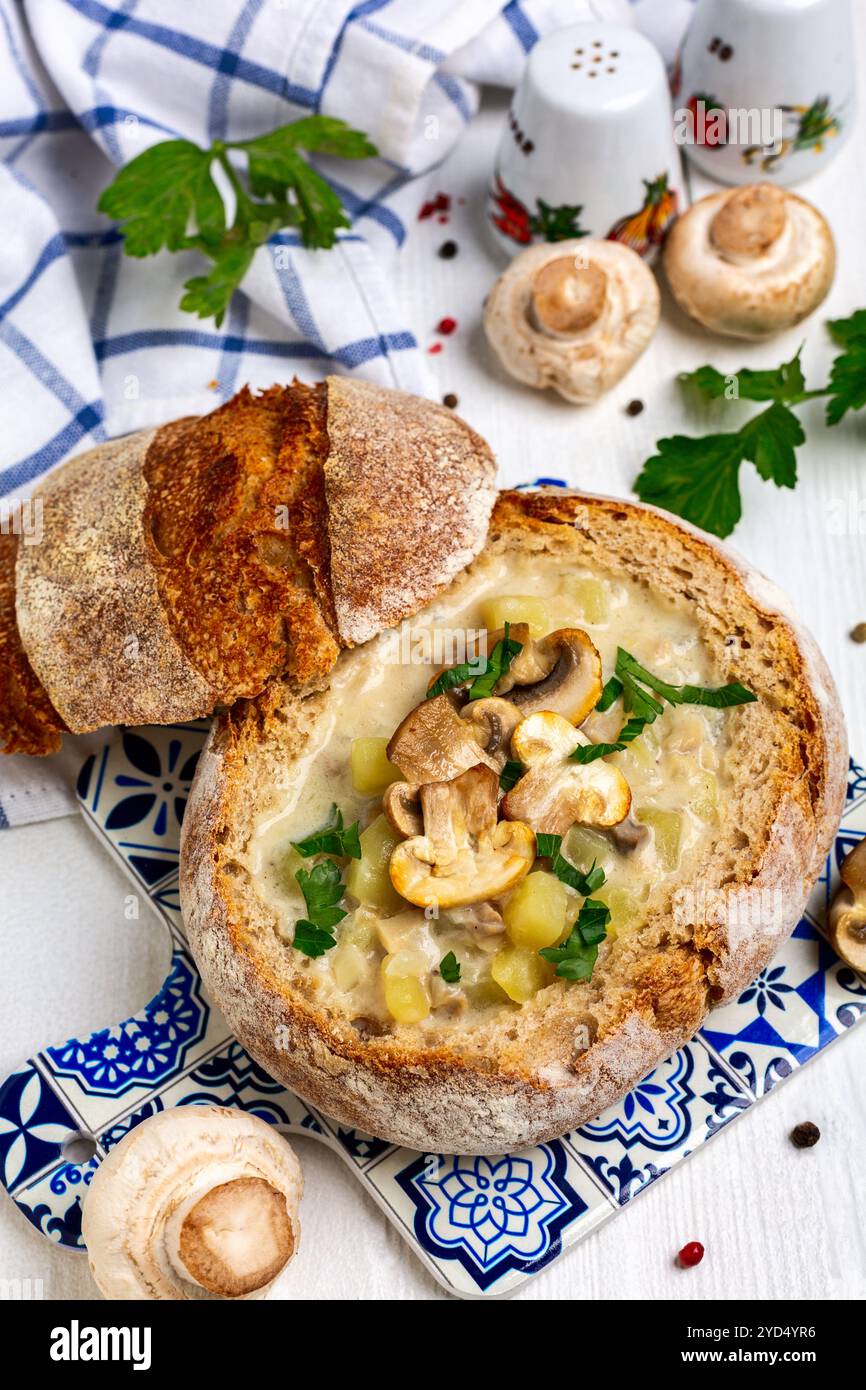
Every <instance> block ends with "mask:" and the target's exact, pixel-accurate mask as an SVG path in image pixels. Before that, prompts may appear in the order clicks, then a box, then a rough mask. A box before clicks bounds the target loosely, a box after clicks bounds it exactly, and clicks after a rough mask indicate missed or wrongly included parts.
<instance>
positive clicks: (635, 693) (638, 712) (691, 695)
mask: <svg viewBox="0 0 866 1390" xmlns="http://www.w3.org/2000/svg"><path fill="white" fill-rule="evenodd" d="M644 687H647V688H646V689H645V688H644ZM650 691H653V694H652V695H651V694H650V693H649V692H650ZM606 692H607V693H608V695H609V698H608V699H607V702H606V703H605V705H604V709H609V708H610V706H611V705H612V704H613V702H614V700H616V699H617V698H618V697H619V695H622V700H623V705H624V706H625V710H626V713H627V714H628V715H629V718H628V719H627V720H626V722H625V723H624V724H623V726H622V728H621V729H620V731H619V733H618V735H617V738H616V742H614V743H586V744H581V746H580V747H579V748H575V750H574V752H573V753H569V755H568V756H569V761H570V762H573V763H591V762H594V761H595V759H596V758H604V757H606V756H607V755H608V754H609V753H621V752H622V751H623V749H624V748H625V747H626V746H627V745H628V744H629V743H632V742H633V741H634V740H635V739H636V738H639V737H640V735H641V734H642V733H643V731H644V729H645V728H646V726H647V724H652V723H654V721H655V720H656V719H658V717H659V715H660V714H663V713H664V705H663V704H662V702H661V700H657V699H656V698H655V697H656V695H660V696H661V697H662V700H667V702H668V704H670V705H704V706H709V707H710V708H711V709H729V708H730V707H731V706H732V705H748V704H751V703H752V702H753V701H755V700H757V698H758V697H757V695H754V694H753V693H752V691H751V690H747V689H746V687H745V686H744V685H741V684H740V682H739V681H730V682H729V683H728V684H727V685H720V686H716V687H712V686H705V685H671V684H670V682H669V681H664V680H662V679H661V677H660V676H654V675H653V673H652V672H651V671H648V670H647V669H646V667H645V666H641V664H640V662H639V661H636V660H635V658H634V657H633V656H632V655H631V653H630V652H627V651H626V650H625V648H624V647H618V648H617V652H616V674H615V675H614V676H611V678H610V680H609V681H608V682H607V685H606V686H605V687H604V690H603V691H602V694H601V700H599V702H598V704H597V705H596V709H601V708H602V700H604V699H605V693H606Z"/></svg>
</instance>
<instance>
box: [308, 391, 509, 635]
mask: <svg viewBox="0 0 866 1390" xmlns="http://www.w3.org/2000/svg"><path fill="white" fill-rule="evenodd" d="M328 438H329V441H330V451H329V453H328V458H327V460H326V461H325V494H326V497H327V501H328V523H329V534H330V541H331V588H332V592H333V596H334V608H335V611H336V617H337V625H338V628H339V632H340V636H341V638H342V639H343V641H344V642H345V643H347V644H348V645H349V646H354V645H356V643H358V642H366V641H367V640H368V638H370V637H374V636H375V635H376V633H377V632H381V631H382V629H383V628H385V627H392V626H393V625H394V624H395V623H398V622H399V621H400V619H401V618H405V617H408V616H409V615H410V614H412V613H417V611H418V609H419V608H421V607H422V606H423V605H424V604H425V603H427V602H428V601H429V600H430V599H431V598H433V596H434V594H437V593H438V592H439V591H440V589H443V588H444V587H445V585H446V584H448V583H449V581H450V580H452V579H453V578H454V576H455V575H457V574H459V573H460V571H461V570H462V569H465V567H466V566H467V565H468V564H469V563H470V561H472V560H473V559H474V558H475V556H476V555H477V554H478V550H479V540H478V538H479V535H480V536H483V535H484V534H485V533H486V530H487V522H488V519H489V517H490V512H491V509H492V507H493V503H494V500H495V497H496V485H495V478H496V464H495V462H494V459H493V455H492V454H491V452H490V449H489V448H488V446H487V445H486V444H485V442H484V440H483V439H482V438H481V436H480V435H477V434H476V433H475V431H474V430H471V429H470V428H469V426H468V425H467V424H465V423H464V422H463V421H462V420H461V419H460V417H459V416H457V415H455V414H454V412H453V411H452V410H448V409H447V407H446V406H442V405H438V404H435V403H433V402H432V401H425V400H421V399H420V398H419V397H418V396H410V395H407V394H406V393H405V392H403V391H387V392H384V391H382V390H380V389H379V388H378V387H376V386H373V385H371V384H370V382H367V381H357V380H355V379H354V378H350V377H329V378H328Z"/></svg>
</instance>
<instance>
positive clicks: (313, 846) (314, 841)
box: [292, 805, 361, 859]
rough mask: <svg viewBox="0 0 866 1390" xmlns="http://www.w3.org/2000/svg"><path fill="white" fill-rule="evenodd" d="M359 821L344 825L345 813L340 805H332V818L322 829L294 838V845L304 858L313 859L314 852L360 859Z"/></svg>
mask: <svg viewBox="0 0 866 1390" xmlns="http://www.w3.org/2000/svg"><path fill="white" fill-rule="evenodd" d="M358 825H359V823H358V821H355V823H354V825H349V826H345V827H344V825H343V813H342V811H341V810H340V809H339V807H338V806H336V805H334V806H332V807H331V819H330V821H329V822H328V824H327V825H326V826H324V828H323V829H322V830H317V831H316V833H315V834H314V835H308V836H307V838H306V839H305V840H293V841H292V844H293V847H294V848H295V849H296V850H297V851H298V854H300V855H301V857H302V858H303V859H311V858H312V857H313V855H314V854H335V855H337V857H338V858H346V857H347V858H349V859H360V858H361V839H360V832H359V829H358Z"/></svg>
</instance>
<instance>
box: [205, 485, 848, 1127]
mask: <svg viewBox="0 0 866 1390" xmlns="http://www.w3.org/2000/svg"><path fill="white" fill-rule="evenodd" d="M517 550H520V551H525V550H529V551H531V552H534V553H538V554H541V553H550V554H553V555H555V556H556V557H557V558H558V560H559V562H560V564H561V566H562V567H563V568H567V567H569V566H573V567H576V568H578V569H579V568H580V567H582V566H586V565H589V566H590V567H595V566H604V567H605V568H607V569H609V570H613V571H614V572H621V573H624V574H627V575H629V576H631V577H633V578H635V579H636V580H637V581H638V582H642V583H644V584H647V583H648V582H650V581H651V584H652V587H653V590H654V591H655V592H657V593H659V594H662V595H665V594H667V595H672V596H674V595H676V596H678V597H679V598H681V597H682V595H683V594H685V595H686V596H687V598H688V601H689V603H690V604H691V606H692V607H691V609H690V611H693V613H694V616H695V618H696V620H697V623H698V625H699V628H700V633H701V637H702V638H703V639H704V640H705V641H706V642H707V643H708V644H711V645H712V648H713V650H714V652H717V655H718V675H719V677H720V679H721V680H733V679H739V680H741V681H743V682H744V683H746V684H747V685H748V686H749V688H750V689H751V690H753V691H754V692H755V693H756V695H757V696H758V700H757V702H756V703H753V704H748V705H744V706H742V707H741V708H740V709H738V710H737V711H736V718H735V719H732V720H731V724H730V729H731V734H730V739H731V743H730V747H729V751H728V753H727V755H726V756H727V759H728V764H729V767H730V768H731V769H733V776H734V778H735V788H734V792H733V793H732V795H731V796H730V797H729V800H728V804H726V805H725V807H724V808H723V812H722V820H721V824H720V827H719V832H718V836H717V839H716V841H715V844H714V845H713V846H712V848H711V851H710V852H709V854H708V856H707V861H706V862H705V863H703V864H702V866H701V884H702V886H703V887H705V888H718V889H723V890H737V891H736V896H735V897H732V896H731V895H730V894H728V895H727V896H726V895H725V894H724V893H723V894H721V895H720V896H719V901H718V902H716V903H715V905H714V906H713V908H712V910H711V911H709V912H708V913H707V914H704V913H702V912H698V911H695V912H694V914H693V915H692V916H689V915H688V913H687V912H686V914H685V915H684V914H683V912H682V911H680V912H678V913H675V912H674V911H673V907H672V902H667V903H666V905H665V906H663V907H662V908H661V909H659V910H656V911H653V912H652V913H651V914H650V915H649V917H648V918H647V920H646V921H645V922H644V924H643V925H642V926H641V927H640V928H639V930H636V931H635V932H632V933H630V934H629V935H628V936H626V937H624V938H623V939H622V941H619V940H617V941H616V942H615V943H614V945H613V947H612V948H611V949H610V950H609V951H607V952H606V953H605V954H604V955H603V957H601V956H600V958H599V961H598V964H597V966H596V968H595V971H594V974H593V976H592V979H591V980H590V981H588V982H579V983H572V982H568V981H564V980H559V979H557V980H555V981H554V983H553V984H551V985H549V986H548V987H546V988H543V989H541V990H540V991H539V992H538V993H537V994H536V995H535V996H534V998H532V999H531V1000H530V1001H529V1002H527V1003H525V1004H524V1005H522V1006H521V1007H520V1008H519V1009H518V1010H514V1009H505V1010H500V1011H496V1010H494V1011H493V1017H492V1020H491V1021H490V1022H489V1023H484V1024H482V1025H481V1026H479V1027H475V1028H474V1029H473V1030H471V1031H469V1030H466V1031H462V1030H461V1029H460V1027H459V1025H457V1026H452V1027H450V1028H449V1029H448V1030H447V1031H446V1030H443V1031H442V1033H441V1036H437V1035H436V1034H435V1032H434V1033H433V1034H431V1033H430V1032H429V1031H427V1032H426V1033H423V1034H422V1032H421V1031H420V1030H419V1029H418V1027H417V1026H415V1025H408V1024H401V1025H396V1024H395V1025H394V1026H393V1027H392V1028H390V1029H385V1030H384V1031H382V1032H380V1033H374V1032H370V1031H365V1030H363V1029H359V1028H357V1027H356V1026H354V1025H353V1024H352V1023H351V1022H350V1020H349V1019H348V1018H346V1017H344V1016H342V1015H341V1014H340V1012H339V1011H338V1010H337V1009H335V1008H333V1007H323V1006H322V1005H321V1004H320V1003H319V1002H317V1000H316V998H315V997H314V995H312V994H311V993H310V992H309V991H306V992H305V989H304V984H303V979H304V975H303V971H302V969H301V968H300V966H299V964H298V962H299V961H300V960H302V959H303V958H302V957H300V954H299V953H298V952H296V951H293V950H292V948H291V947H290V946H289V945H288V944H287V942H286V940H285V937H284V936H282V935H280V934H279V933H278V931H277V926H278V923H277V921H276V914H275V912H274V911H273V909H272V908H271V907H269V906H268V905H267V904H266V902H265V900H264V899H263V898H262V897H261V896H259V894H258V893H257V891H256V888H255V886H254V882H253V878H252V876H251V874H250V872H249V871H248V869H247V867H246V862H247V861H246V851H247V847H248V845H249V843H250V838H251V836H252V834H253V832H254V829H255V826H256V823H257V817H258V816H259V815H260V814H261V812H262V809H263V808H264V809H267V808H268V807H269V806H270V800H269V798H270V797H271V794H272V790H273V788H274V787H275V786H277V785H279V784H280V782H281V780H282V782H283V784H285V778H284V777H283V776H282V774H283V771H284V769H285V768H286V766H287V765H288V766H290V765H291V763H292V761H293V760H295V759H297V757H298V756H299V754H301V753H302V752H303V750H304V749H305V747H306V746H307V743H308V741H309V740H310V738H311V736H313V735H314V734H315V731H316V729H317V720H318V718H319V715H320V713H321V709H322V705H323V702H324V699H325V692H326V690H327V685H328V678H327V677H324V678H321V679H319V680H317V681H315V682H313V683H311V684H310V685H309V686H307V687H306V688H301V689H299V688H298V687H297V686H296V685H294V684H291V683H281V682H276V683H274V684H273V685H272V686H271V687H270V689H269V690H268V691H267V693H266V694H265V695H264V696H262V697H261V698H260V699H258V700H256V701H253V702H250V703H245V704H244V703H242V704H241V705H240V706H238V707H236V708H235V709H234V710H233V711H231V712H230V713H228V714H226V715H224V716H223V717H222V718H220V719H219V720H218V721H217V722H216V724H215V726H214V729H213V731H212V734H211V736H210V739H209V741H208V744H207V746H206V749H205V751H204V753H203V755H202V758H201V761H200V763H199V769H198V772H197V775H196V780H195V784H194V787H193V791H192V795H191V798H190V801H189V804H188V807H187V812H186V817H185V821H184V833H183V844H182V855H181V893H182V905H183V911H184V918H185V922H186V926H187V929H188V932H189V937H190V942H191V945H192V949H193V951H194V954H195V957H196V960H197V962H198V965H199V968H200V970H201V972H202V976H203V978H204V980H205V984H206V986H207V988H208V989H209V991H210V992H211V994H212V996H213V998H214V999H215V1001H216V1002H217V1003H218V1004H219V1005H220V1007H221V1008H222V1009H223V1010H224V1011H225V1013H226V1015H227V1017H228V1019H229V1021H230V1023H231V1025H232V1027H233V1029H234V1030H235V1032H236V1034H237V1036H238V1038H239V1039H240V1040H241V1042H242V1043H243V1044H244V1046H245V1047H247V1048H248V1050H249V1051H250V1052H251V1053H252V1055H253V1056H254V1057H255V1058H256V1059H257V1060H258V1061H259V1062H260V1063H261V1064H262V1065H263V1066H264V1067H265V1068H266V1069H267V1070H268V1071H269V1072H270V1073H271V1074H272V1075H273V1076H275V1077H277V1078H278V1079H279V1080H281V1081H283V1082H284V1083H285V1084H286V1085H287V1086H289V1087H291V1088H292V1089H294V1090H296V1091H298V1092H299V1094H301V1095H302V1096H304V1097H305V1098H306V1099H308V1100H309V1101H311V1102H312V1103H314V1104H315V1105H317V1106H319V1107H320V1108H321V1109H322V1110H323V1111H324V1112H325V1113H327V1114H329V1115H332V1116H334V1117H335V1118H336V1119H337V1120H339V1121H340V1122H341V1123H344V1124H347V1125H352V1126H356V1127H358V1128H361V1129H364V1130H368V1131H371V1132H372V1133H374V1134H377V1135H381V1136H382V1137H384V1138H386V1139H388V1140H391V1141H394V1142H399V1143H403V1144H407V1145H410V1146H412V1147H414V1148H419V1149H423V1150H428V1149H429V1150H432V1151H445V1152H471V1153H478V1152H496V1151H501V1150H506V1149H511V1148H514V1147H520V1146H522V1145H527V1144H531V1143H535V1142H538V1141H540V1140H544V1139H546V1138H549V1137H551V1136H553V1135H557V1134H561V1133H563V1132H565V1131H567V1130H569V1129H571V1128H573V1127H574V1126H576V1125H578V1124H580V1123H581V1122H583V1121H586V1120H588V1119H590V1118H591V1117H593V1116H595V1115H596V1114H598V1113H599V1111H601V1110H602V1109H603V1108H604V1107H605V1106H606V1105H608V1104H609V1103H611V1102H612V1101H614V1100H615V1099H617V1098H618V1097H619V1096H621V1095H622V1094H623V1093H624V1092H625V1091H627V1090H628V1089H629V1088H630V1087H631V1086H632V1085H634V1084H635V1083H636V1082H637V1081H639V1080H640V1078H641V1077H642V1076H644V1075H645V1073H646V1072H647V1071H649V1070H650V1069H651V1068H652V1067H653V1066H655V1065H656V1064H657V1063H658V1062H660V1061H661V1060H662V1059H663V1058H664V1057H665V1056H667V1055H668V1054H670V1053H671V1052H672V1051H674V1050H675V1049H676V1048H677V1047H679V1046H680V1045H681V1044H682V1043H683V1042H684V1041H685V1040H686V1039H688V1038H689V1037H690V1036H691V1035H692V1034H693V1033H694V1031H695V1030H696V1029H697V1028H698V1027H699V1025H700V1024H701V1022H702V1020H703V1019H704V1018H705V1016H706V1014H707V1011H708V1009H709V1008H711V1007H712V1006H713V1005H714V1004H717V1003H721V1002H724V1001H726V1000H728V999H730V998H731V997H733V996H734V995H736V993H737V992H738V991H739V990H741V989H742V988H743V987H744V986H745V985H746V984H747V983H748V982H749V981H750V980H751V979H753V978H754V976H755V974H756V973H757V972H758V971H760V970H761V969H762V968H763V966H764V965H765V964H766V963H767V962H768V961H769V960H770V959H771V957H772V956H773V954H774V952H775V951H776V949H777V948H778V946H779V944H780V941H781V940H783V939H784V937H786V936H787V935H788V934H789V932H790V931H791V929H792V928H793V926H794V924H795V923H796V921H797V920H798V917H799V915H800V913H801V911H802V908H803V905H804V903H805V900H806V897H807V895H808V892H809V890H810V888H811V886H812V884H813V882H814V880H815V878H816V875H817V874H818V872H819V870H820V868H821V866H822V864H823V862H824V858H825V855H826V853H827V850H828V847H829V846H830V844H831V841H832V837H833V833H834V830H835V827H836V825H837V823H838V818H839V815H840V814H841V808H842V804H843V800H844V787H845V773H846V766H847V760H846V747H845V734H844V727H843V723H842V718H841V714H840V710H839V705H838V699H837V696H836V693H835V690H834V687H833V684H832V680H831V678H830V676H829V673H828V671H827V669H826V666H825V664H824V662H823V659H822V658H821V656H820V654H819V653H818V651H817V649H816V647H815V645H814V643H813V642H812V640H811V638H809V637H808V636H807V635H805V634H803V633H801V632H798V630H797V629H796V627H795V625H794V623H793V622H792V620H791V619H790V617H789V616H787V615H786V612H785V606H784V600H783V599H782V597H781V595H779V594H778V593H777V592H776V591H775V590H774V589H773V587H772V586H771V585H769V583H768V582H767V581H766V580H764V579H763V578H762V577H761V576H759V575H757V574H756V573H755V572H754V571H752V570H750V569H748V568H747V567H746V566H745V565H743V564H741V563H739V562H738V561H736V560H734V559H732V558H731V556H730V555H729V554H728V553H727V552H725V551H723V550H722V549H720V548H719V547H718V545H716V544H715V543H714V542H712V541H711V539H710V538H709V537H707V536H704V535H703V534H701V533H700V532H697V531H695V530H693V529H692V528H689V527H686V526H684V525H682V524H680V523H679V522H677V521H676V520H675V519H673V518H671V517H669V516H667V515H666V514H664V513H660V512H657V511H655V510H653V509H650V508H645V507H639V506H635V505H632V504H629V503H625V502H619V501H614V500H611V499H603V498H596V497H590V496H582V495H576V494H570V493H564V492H562V491H560V490H547V491H542V492H537V493H504V494H502V495H501V496H500V499H499V502H498V504H497V507H496V509H495V512H494V515H493V519H492V522H491V529H490V535H489V539H488V543H487V547H486V548H485V551H484V554H483V556H482V557H481V559H480V560H479V561H478V562H477V563H476V565H475V566H472V567H470V569H469V571H468V572H467V573H466V574H464V575H462V576H460V577H459V578H458V579H456V580H455V581H454V584H453V585H452V588H451V590H450V591H449V592H451V593H454V594H455V595H459V593H460V591H461V587H462V586H464V587H465V586H467V585H471V583H472V582H473V572H474V570H475V569H476V568H477V566H478V565H480V564H483V563H485V561H486V559H487V557H488V556H489V555H491V554H493V555H507V554H508V553H509V552H511V551H517ZM394 582H395V584H396V583H399V582H400V576H399V574H395V576H394ZM726 639H727V642H726ZM355 659H356V654H355V653H351V652H349V653H344V654H343V656H341V658H340V665H339V666H338V670H342V669H343V664H344V663H351V662H352V661H353V660H355ZM767 890H771V892H772V897H773V904H774V910H773V911H771V912H770V913H767V911H766V908H765V904H764V902H763V899H762V895H763V894H765V892H766V891H767ZM728 903H732V904H734V903H735V908H733V907H732V908H729V907H728V906H727V904H728ZM750 908H752V909H753V910H750ZM578 1036H580V1037H581V1038H583V1039H584V1040H585V1039H586V1038H587V1037H588V1038H589V1042H590V1045H589V1046H588V1047H586V1046H585V1041H584V1044H583V1045H582V1046H578V1045H577V1038H578Z"/></svg>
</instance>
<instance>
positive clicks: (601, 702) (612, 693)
mask: <svg viewBox="0 0 866 1390" xmlns="http://www.w3.org/2000/svg"><path fill="white" fill-rule="evenodd" d="M621 694H622V681H619V680H617V678H616V676H611V678H610V680H609V681H607V682H606V683H605V686H604V688H603V690H602V692H601V694H600V695H599V697H598V702H597V704H596V706H595V707H596V709H597V710H598V712H599V714H604V712H605V710H606V709H610V707H611V705H612V704H613V703H614V701H615V700H618V699H619V697H620V695H621Z"/></svg>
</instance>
